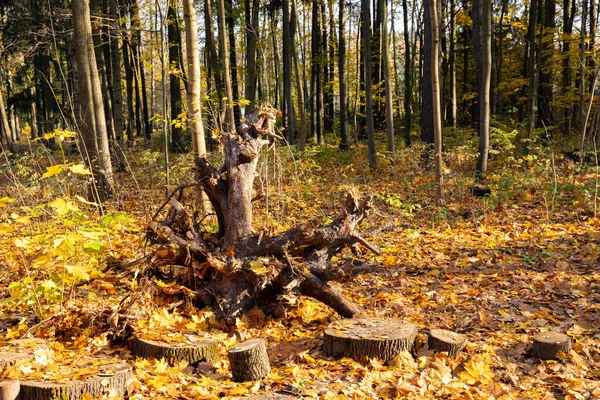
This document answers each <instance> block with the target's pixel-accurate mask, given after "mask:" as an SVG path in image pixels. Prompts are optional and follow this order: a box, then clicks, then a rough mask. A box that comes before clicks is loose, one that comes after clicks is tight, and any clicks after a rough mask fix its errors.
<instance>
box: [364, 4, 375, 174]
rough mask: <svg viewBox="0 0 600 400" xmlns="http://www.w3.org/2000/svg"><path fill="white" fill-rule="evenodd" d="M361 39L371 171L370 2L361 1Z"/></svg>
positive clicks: (373, 129) (372, 163)
mask: <svg viewBox="0 0 600 400" xmlns="http://www.w3.org/2000/svg"><path fill="white" fill-rule="evenodd" d="M362 16H363V21H362V22H363V25H362V28H363V29H362V37H363V43H362V44H363V59H364V60H365V96H366V113H367V115H366V117H367V139H368V143H369V167H370V168H371V170H372V171H374V170H376V169H377V159H376V157H375V152H376V150H375V126H374V121H373V87H372V85H373V82H372V78H371V73H372V70H371V45H370V43H371V4H370V0H362Z"/></svg>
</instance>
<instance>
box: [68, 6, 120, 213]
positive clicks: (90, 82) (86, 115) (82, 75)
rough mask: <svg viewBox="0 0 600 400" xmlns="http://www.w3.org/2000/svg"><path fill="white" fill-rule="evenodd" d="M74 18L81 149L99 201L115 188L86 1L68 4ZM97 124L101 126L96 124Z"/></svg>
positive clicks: (96, 198)
mask: <svg viewBox="0 0 600 400" xmlns="http://www.w3.org/2000/svg"><path fill="white" fill-rule="evenodd" d="M71 7H72V12H73V15H78V16H80V17H79V18H74V20H73V29H74V39H75V59H76V64H77V74H78V77H77V82H78V86H79V90H78V93H79V97H78V100H79V101H80V107H79V108H80V111H81V113H82V118H81V126H80V135H81V138H82V142H83V144H84V148H83V149H82V152H83V154H84V157H85V159H86V163H87V165H88V166H89V167H90V170H91V171H92V173H93V175H94V178H95V180H96V184H97V186H96V187H92V188H91V196H90V197H91V198H92V199H93V200H94V201H98V202H101V201H103V200H104V198H105V197H106V196H107V195H110V194H112V193H113V191H114V181H113V175H112V166H111V162H110V153H109V149H108V138H107V135H106V121H105V120H104V104H103V103H102V93H101V90H100V83H99V79H98V70H97V66H96V57H95V55H94V44H93V42H92V28H91V21H90V9H89V6H88V3H87V1H86V0H74V1H73V2H72V3H71ZM98 124H103V125H104V126H103V127H102V126H100V127H98V126H97V125H98Z"/></svg>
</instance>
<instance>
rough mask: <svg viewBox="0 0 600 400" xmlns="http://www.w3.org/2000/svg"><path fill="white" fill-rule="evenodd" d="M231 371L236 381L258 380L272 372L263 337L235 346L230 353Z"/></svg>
mask: <svg viewBox="0 0 600 400" xmlns="http://www.w3.org/2000/svg"><path fill="white" fill-rule="evenodd" d="M228 356H229V363H230V364H231V373H232V375H233V380H234V381H236V382H246V381H257V380H260V379H262V378H264V377H266V376H267V375H269V372H271V364H270V363H269V355H268V354H267V347H266V346H265V341H264V340H263V339H251V340H247V341H245V342H242V343H239V344H237V345H235V346H233V347H232V348H231V349H230V350H229V353H228Z"/></svg>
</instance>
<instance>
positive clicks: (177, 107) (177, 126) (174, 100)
mask: <svg viewBox="0 0 600 400" xmlns="http://www.w3.org/2000/svg"><path fill="white" fill-rule="evenodd" d="M176 5H177V4H176V2H175V0H169V4H168V8H167V38H168V43H169V70H170V71H169V93H170V97H171V151H172V152H174V153H183V152H184V151H185V142H184V138H183V128H182V125H183V124H182V121H181V116H182V115H181V114H182V110H183V105H182V103H181V65H180V64H179V59H180V54H179V53H180V52H181V49H180V47H179V42H180V36H181V32H180V30H179V20H178V17H177V12H176V11H175V7H176Z"/></svg>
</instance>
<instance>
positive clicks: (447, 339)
mask: <svg viewBox="0 0 600 400" xmlns="http://www.w3.org/2000/svg"><path fill="white" fill-rule="evenodd" d="M427 344H428V346H429V348H430V349H431V350H435V351H438V352H444V351H445V352H447V353H448V355H449V356H450V357H454V356H455V355H457V354H458V353H460V352H461V351H462V350H463V349H464V348H465V346H466V345H467V338H466V336H465V335H461V334H460V333H456V332H452V331H449V330H446V329H432V330H431V331H430V332H429V338H428V339H427Z"/></svg>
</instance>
